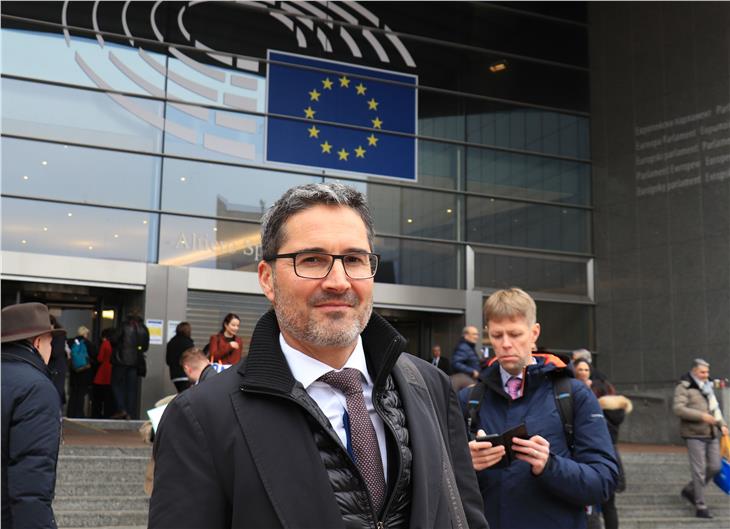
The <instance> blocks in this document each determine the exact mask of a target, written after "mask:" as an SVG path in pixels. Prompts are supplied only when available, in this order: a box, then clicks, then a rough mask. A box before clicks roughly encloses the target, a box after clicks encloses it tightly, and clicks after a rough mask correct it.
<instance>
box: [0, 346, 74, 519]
mask: <svg viewBox="0 0 730 529" xmlns="http://www.w3.org/2000/svg"><path fill="white" fill-rule="evenodd" d="M60 439H61V400H60V398H59V396H58V392H57V391H56V388H55V386H54V385H53V382H52V381H51V375H50V372H49V370H48V368H47V367H46V365H45V363H44V362H43V359H42V358H41V356H40V354H39V353H38V351H36V350H35V349H34V348H33V347H31V346H30V344H26V343H22V344H21V343H18V342H14V343H9V344H3V345H2V527H3V529H13V528H17V529H34V528H54V529H55V527H56V520H55V519H54V516H53V509H52V507H51V503H52V501H53V494H54V490H55V487H56V462H57V461H58V447H59V443H60Z"/></svg>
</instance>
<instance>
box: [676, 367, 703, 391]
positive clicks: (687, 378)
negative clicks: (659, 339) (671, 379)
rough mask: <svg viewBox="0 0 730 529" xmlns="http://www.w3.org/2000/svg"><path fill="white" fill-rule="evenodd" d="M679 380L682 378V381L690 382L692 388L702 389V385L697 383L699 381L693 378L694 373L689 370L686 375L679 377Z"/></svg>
mask: <svg viewBox="0 0 730 529" xmlns="http://www.w3.org/2000/svg"><path fill="white" fill-rule="evenodd" d="M679 380H680V382H689V387H690V388H693V389H696V390H700V387H699V386H698V385H697V382H696V381H695V379H694V378H692V375H691V374H690V372H689V371H687V372H686V373H685V374H684V375H682V376H681V377H679ZM700 391H701V390H700Z"/></svg>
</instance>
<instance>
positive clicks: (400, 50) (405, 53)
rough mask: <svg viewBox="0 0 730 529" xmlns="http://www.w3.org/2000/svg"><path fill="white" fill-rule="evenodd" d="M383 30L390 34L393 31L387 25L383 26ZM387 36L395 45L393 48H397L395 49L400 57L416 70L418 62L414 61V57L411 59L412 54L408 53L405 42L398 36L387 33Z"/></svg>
mask: <svg viewBox="0 0 730 529" xmlns="http://www.w3.org/2000/svg"><path fill="white" fill-rule="evenodd" d="M383 29H384V30H385V31H388V32H389V31H391V29H390V28H389V27H388V26H387V25H386V26H383ZM385 36H386V37H387V38H388V40H389V41H390V42H391V43H392V44H393V46H395V49H396V50H398V53H400V56H401V57H402V58H403V60H404V61H405V63H406V64H407V65H408V66H410V67H411V68H415V67H416V61H414V60H413V57H411V54H410V53H409V52H408V48H406V47H405V45H404V44H403V42H401V40H400V39H399V38H398V35H393V34H391V33H386V34H385Z"/></svg>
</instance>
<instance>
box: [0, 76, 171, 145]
mask: <svg viewBox="0 0 730 529" xmlns="http://www.w3.org/2000/svg"><path fill="white" fill-rule="evenodd" d="M2 94H3V98H2V128H3V133H5V134H19V135H23V136H30V137H35V138H46V139H51V140H57V141H69V142H74V143H84V144H88V145H99V146H105V147H114V148H121V149H132V150H139V151H146V152H160V136H161V132H160V131H161V130H162V127H163V121H162V103H159V102H157V101H150V100H147V99H137V98H133V97H126V96H113V95H111V94H109V95H107V94H103V93H98V92H90V91H88V90H79V89H73V88H64V87H60V86H51V85H44V84H40V83H31V82H25V81H15V80H12V79H3V80H2Z"/></svg>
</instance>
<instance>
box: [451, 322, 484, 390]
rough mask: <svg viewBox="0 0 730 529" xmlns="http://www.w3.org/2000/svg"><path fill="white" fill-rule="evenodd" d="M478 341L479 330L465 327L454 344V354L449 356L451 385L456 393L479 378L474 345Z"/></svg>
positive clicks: (477, 360) (478, 365) (479, 368)
mask: <svg viewBox="0 0 730 529" xmlns="http://www.w3.org/2000/svg"><path fill="white" fill-rule="evenodd" d="M478 340H479V329H477V328H476V327H474V326H473V325H467V326H466V327H464V329H463V330H462V331H461V339H460V340H459V343H458V344H456V348H455V349H454V354H452V355H451V371H452V373H453V375H452V377H451V378H452V383H453V385H454V388H455V389H456V390H457V391H458V390H460V389H462V388H464V387H466V386H470V385H472V384H474V382H476V380H477V379H478V378H479V371H480V370H481V366H480V364H479V355H478V354H477V352H476V344H477V341H478Z"/></svg>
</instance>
